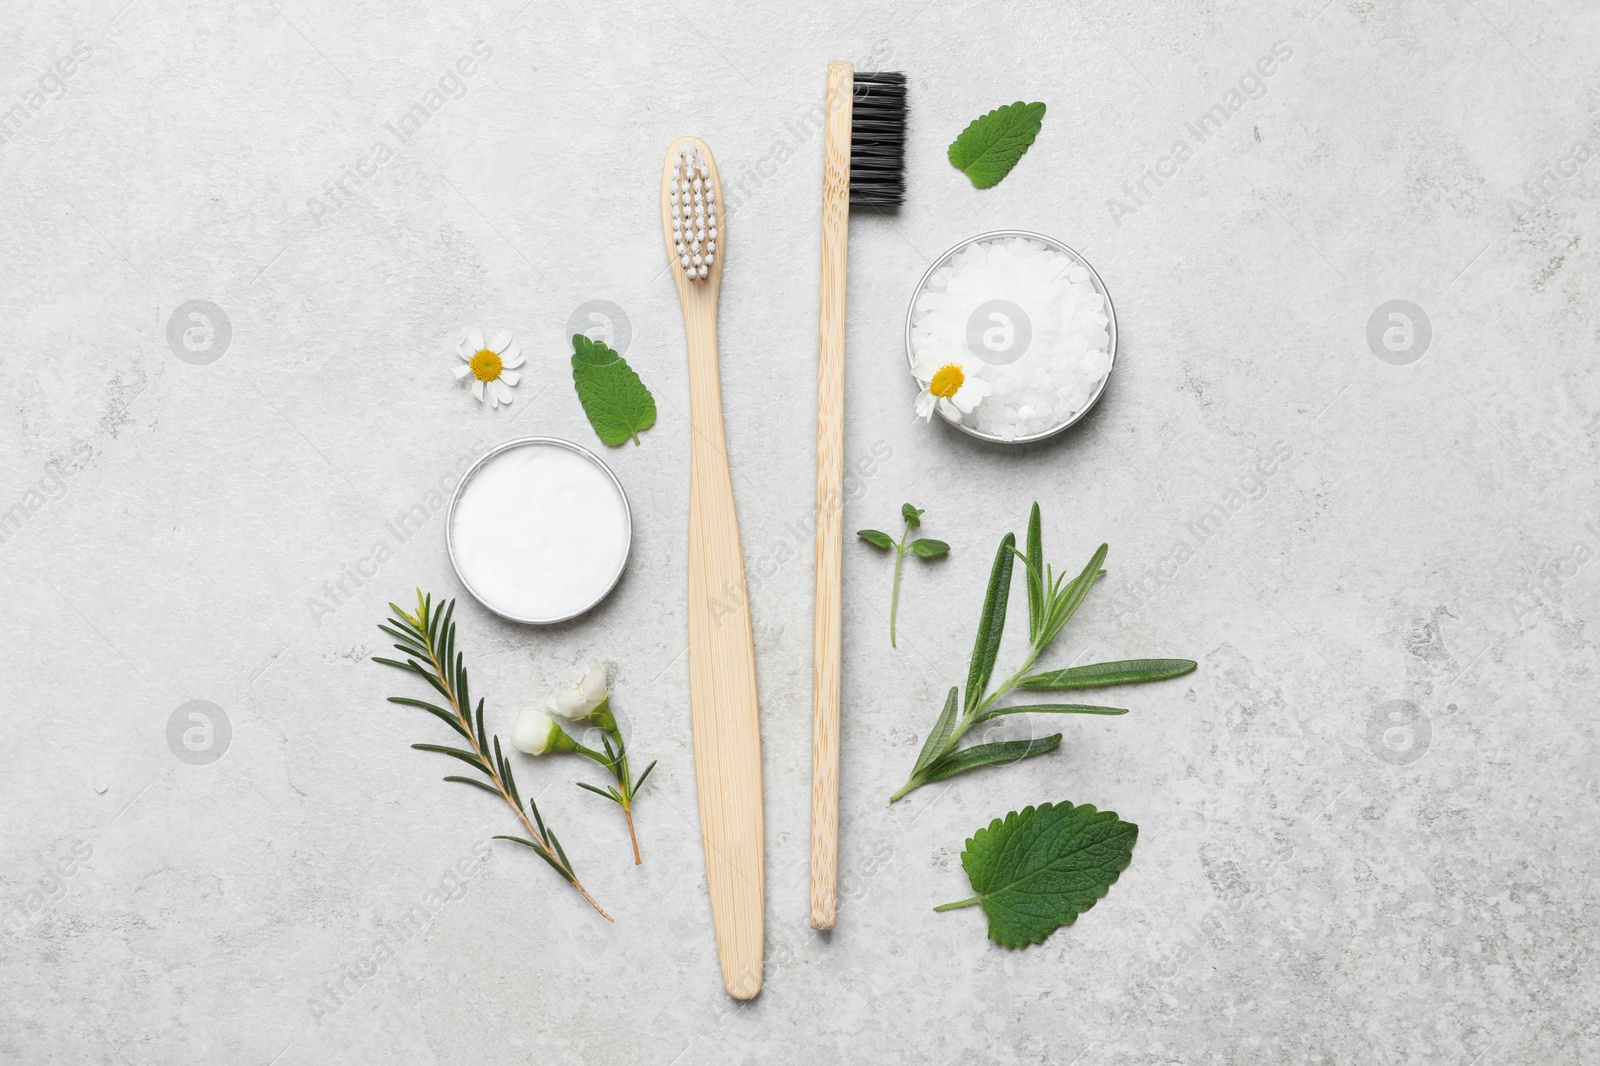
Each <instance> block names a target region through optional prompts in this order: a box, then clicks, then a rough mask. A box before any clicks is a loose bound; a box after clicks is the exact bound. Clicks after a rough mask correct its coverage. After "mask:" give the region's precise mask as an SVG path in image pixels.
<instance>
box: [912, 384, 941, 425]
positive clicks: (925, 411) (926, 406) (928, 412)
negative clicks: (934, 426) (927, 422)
mask: <svg viewBox="0 0 1600 1066" xmlns="http://www.w3.org/2000/svg"><path fill="white" fill-rule="evenodd" d="M915 406H916V411H917V414H918V415H920V416H921V417H922V418H925V419H931V418H932V417H933V409H934V407H935V406H937V405H936V403H935V402H934V396H933V393H931V392H929V391H928V390H927V389H923V390H922V391H921V392H919V393H918V394H917V402H916V405H915Z"/></svg>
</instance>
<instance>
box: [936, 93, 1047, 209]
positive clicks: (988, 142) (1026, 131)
mask: <svg viewBox="0 0 1600 1066" xmlns="http://www.w3.org/2000/svg"><path fill="white" fill-rule="evenodd" d="M1043 124H1044V105H1043V104H1040V103H1032V104H1025V103H1023V102H1022V101H1021V100H1018V101H1017V102H1016V103H1014V104H1007V105H1005V106H1004V107H997V108H995V109H994V110H993V111H991V112H989V113H988V114H987V115H983V116H981V117H979V118H975V119H973V120H972V122H971V123H970V124H969V125H968V126H967V128H966V129H964V130H962V131H961V136H959V137H957V138H956V139H955V141H954V142H952V143H951V145H950V163H951V165H952V166H954V167H955V168H956V169H957V170H959V171H961V172H962V173H963V174H965V175H966V176H967V177H969V178H971V179H972V184H973V185H974V186H976V187H977V188H980V189H988V188H992V187H993V186H995V185H998V184H1000V179H1002V178H1004V177H1005V176H1006V175H1007V174H1009V173H1011V168H1012V167H1014V166H1016V165H1017V160H1019V159H1021V158H1022V154H1023V153H1024V152H1026V151H1027V150H1028V148H1029V146H1031V145H1032V144H1033V139H1034V138H1035V137H1037V136H1039V130H1040V129H1041V128H1042V127H1043Z"/></svg>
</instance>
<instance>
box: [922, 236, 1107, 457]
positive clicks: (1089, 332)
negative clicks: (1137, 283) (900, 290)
mask: <svg viewBox="0 0 1600 1066" xmlns="http://www.w3.org/2000/svg"><path fill="white" fill-rule="evenodd" d="M1116 356H1117V315H1116V311H1115V309H1114V308H1113V307H1112V305H1111V297H1110V295H1109V294H1108V293H1107V292H1106V288H1105V284H1104V283H1103V282H1102V281H1101V280H1100V275H1099V274H1097V273H1095V269H1094V268H1093V267H1092V266H1090V265H1089V263H1088V262H1087V261H1086V260H1085V259H1084V258H1083V257H1082V256H1080V255H1079V254H1078V253H1077V252H1076V251H1075V250H1073V249H1072V248H1071V247H1069V246H1067V245H1065V244H1062V243H1061V242H1060V241H1058V240H1055V239H1053V238H1050V237H1046V236H1044V235H1043V234H1041V233H1029V232H1027V231H1024V230H995V231H994V232H991V233H980V234H978V235H977V236H976V237H970V238H968V239H967V240H964V241H962V242H961V243H960V244H958V245H956V246H955V247H953V248H951V249H950V250H949V251H947V252H945V253H944V254H943V255H941V256H940V257H939V258H937V259H935V260H934V261H933V264H932V265H931V266H929V267H928V270H927V273H925V274H923V275H922V280H921V281H919V282H918V283H917V288H916V291H915V292H914V293H913V294H912V296H911V305H910V307H909V308H908V309H907V311H906V359H907V361H908V362H909V363H910V365H911V368H912V371H913V373H914V374H917V373H918V368H919V367H921V368H923V370H922V371H921V373H922V374H924V375H926V374H927V373H928V368H930V367H934V366H935V365H945V364H946V363H948V364H949V365H951V366H953V367H954V369H952V370H951V371H950V372H949V373H948V374H946V375H945V376H944V377H942V378H939V377H935V378H933V380H932V388H933V392H934V395H935V396H936V397H937V396H938V395H939V394H940V393H941V392H942V391H948V389H947V388H945V389H941V385H945V384H946V383H948V382H950V381H952V380H960V379H961V378H962V377H963V375H966V376H973V377H977V378H979V379H981V381H983V382H985V383H986V384H987V390H986V395H982V396H981V398H979V399H978V401H977V403H976V405H975V406H973V407H972V409H971V410H970V411H966V410H963V409H962V408H960V407H957V405H956V404H953V403H945V402H941V403H937V404H936V405H935V408H934V409H935V410H937V411H938V412H939V415H940V417H941V418H943V419H944V420H945V421H946V422H949V423H950V424H951V425H953V426H955V427H956V428H957V429H959V430H961V431H962V432H963V433H967V434H970V435H972V436H974V437H977V438H979V439H980V440H987V441H995V442H998V443H1004V444H1028V443H1032V442H1034V441H1040V440H1044V439H1045V438H1046V437H1050V436H1054V435H1055V434H1057V433H1060V432H1061V431H1062V430H1064V429H1066V428H1067V427H1068V426H1070V425H1072V424H1073V423H1074V422H1076V421H1078V419H1080V418H1082V417H1083V416H1084V415H1085V414H1087V413H1088V411H1089V409H1090V408H1091V407H1093V406H1094V405H1095V402H1096V401H1098V400H1099V399H1100V394H1101V393H1102V392H1104V391H1105V387H1106V381H1107V380H1108V379H1109V377H1110V374H1111V368H1112V366H1113V364H1114V363H1115V361H1116ZM919 380H922V383H923V386H924V389H925V391H926V390H927V389H928V387H929V384H930V381H929V379H928V378H926V377H923V378H919ZM972 391H973V392H977V391H983V390H972ZM957 399H962V404H963V407H964V406H965V405H966V404H968V403H970V400H968V399H963V398H961V397H957Z"/></svg>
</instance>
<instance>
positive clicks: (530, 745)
mask: <svg viewBox="0 0 1600 1066" xmlns="http://www.w3.org/2000/svg"><path fill="white" fill-rule="evenodd" d="M564 736H566V734H565V733H563V732H562V731H561V727H560V726H559V725H557V724H556V720H555V719H554V718H551V717H550V716H549V715H548V714H545V713H544V712H543V711H541V710H539V709H538V708H536V707H529V708H527V709H526V710H524V711H523V712H522V713H521V714H519V715H517V724H516V726H514V727H513V728H512V730H511V743H512V744H513V745H514V746H515V747H516V749H517V750H518V751H523V752H527V753H528V754H529V755H543V754H544V753H545V752H547V751H549V750H550V749H551V748H553V747H556V746H557V743H558V740H559V738H561V737H564Z"/></svg>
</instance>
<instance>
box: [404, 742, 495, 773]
mask: <svg viewBox="0 0 1600 1066" xmlns="http://www.w3.org/2000/svg"><path fill="white" fill-rule="evenodd" d="M411 746H412V747H413V748H415V749H416V750H417V751H436V752H438V753H439V754H440V755H448V756H450V757H451V758H453V759H460V760H461V761H462V762H464V763H466V764H467V765H468V766H470V767H472V768H473V769H474V770H481V771H483V772H484V773H485V774H488V773H489V768H488V767H487V766H485V765H484V764H483V760H482V759H480V758H478V757H477V756H476V755H474V754H472V752H470V751H462V750H461V749H460V748H447V747H445V746H444V745H443V744H413V745H411ZM489 776H491V777H492V776H494V775H493V774H490V775H489Z"/></svg>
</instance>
